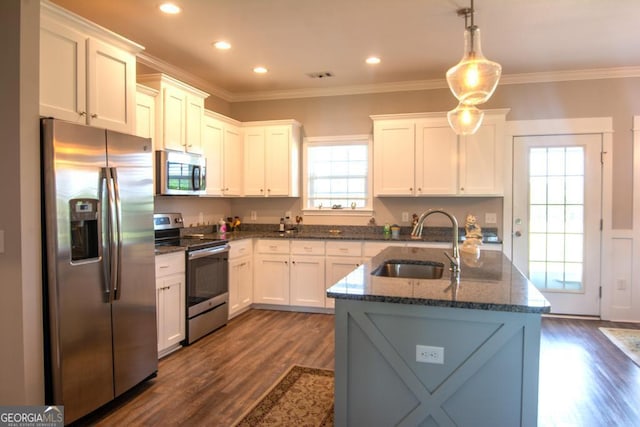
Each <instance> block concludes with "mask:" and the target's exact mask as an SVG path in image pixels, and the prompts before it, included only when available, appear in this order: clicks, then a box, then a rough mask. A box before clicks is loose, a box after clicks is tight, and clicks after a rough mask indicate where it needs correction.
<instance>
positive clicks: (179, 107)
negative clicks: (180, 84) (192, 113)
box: [161, 86, 187, 151]
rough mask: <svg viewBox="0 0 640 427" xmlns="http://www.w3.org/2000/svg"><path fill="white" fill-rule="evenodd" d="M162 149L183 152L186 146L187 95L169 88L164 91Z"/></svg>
mask: <svg viewBox="0 0 640 427" xmlns="http://www.w3.org/2000/svg"><path fill="white" fill-rule="evenodd" d="M162 101H163V114H162V144H163V146H162V147H161V148H166V149H171V150H181V151H183V150H184V148H185V145H186V142H185V138H186V123H185V118H186V116H187V95H186V93H184V92H183V91H181V90H179V89H176V88H173V87H171V86H167V87H165V88H164V89H163V100H162Z"/></svg>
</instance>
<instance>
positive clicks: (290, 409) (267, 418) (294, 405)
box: [234, 365, 333, 427]
mask: <svg viewBox="0 0 640 427" xmlns="http://www.w3.org/2000/svg"><path fill="white" fill-rule="evenodd" d="M234 426H238V427H247V426H309V427H312V426H313V427H329V426H333V371H330V370H326V369H318V368H308V367H304V366H298V365H293V366H292V367H291V368H289V370H288V371H287V372H285V373H284V375H283V376H282V377H280V379H279V380H278V381H277V382H276V383H275V384H274V385H273V386H272V387H271V388H270V389H269V390H268V391H267V392H266V393H265V394H264V395H263V396H262V397H261V398H260V399H259V400H258V402H257V403H256V404H255V405H254V406H253V407H252V408H251V409H249V410H248V411H247V412H246V413H245V414H244V415H242V416H241V417H240V419H239V420H238V421H237V422H236V423H234Z"/></svg>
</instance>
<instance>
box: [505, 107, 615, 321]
mask: <svg viewBox="0 0 640 427" xmlns="http://www.w3.org/2000/svg"><path fill="white" fill-rule="evenodd" d="M585 133H593V134H601V135H602V151H603V153H604V155H603V156H602V161H603V164H602V238H601V248H600V286H601V287H602V292H601V300H600V317H601V318H603V319H607V318H609V311H610V310H609V308H610V306H611V301H610V298H609V292H608V287H609V286H610V283H611V275H612V273H611V262H609V261H610V259H611V238H612V229H611V220H612V188H613V187H612V182H613V169H612V161H613V119H612V118H611V117H593V118H575V119H569V118H568V119H542V120H514V121H507V122H506V126H505V147H504V148H505V156H504V164H505V171H504V174H505V175H504V199H503V205H502V210H503V216H502V218H503V224H502V230H503V233H502V251H503V253H504V254H505V255H506V256H507V257H508V258H509V259H511V254H512V236H513V144H514V139H515V138H516V137H520V136H547V135H568V134H585Z"/></svg>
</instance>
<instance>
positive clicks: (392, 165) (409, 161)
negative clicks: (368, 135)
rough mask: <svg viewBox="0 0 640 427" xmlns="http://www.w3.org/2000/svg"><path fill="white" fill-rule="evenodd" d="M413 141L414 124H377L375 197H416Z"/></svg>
mask: <svg viewBox="0 0 640 427" xmlns="http://www.w3.org/2000/svg"><path fill="white" fill-rule="evenodd" d="M414 141H415V126H414V122H413V121H412V120H393V121H388V122H376V123H374V137H373V164H374V168H373V191H374V194H375V195H376V196H411V195H413V194H414V193H415V191H414V186H415V166H414V155H415V152H414V145H415V144H414Z"/></svg>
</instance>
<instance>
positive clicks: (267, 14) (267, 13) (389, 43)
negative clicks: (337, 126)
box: [52, 0, 640, 101]
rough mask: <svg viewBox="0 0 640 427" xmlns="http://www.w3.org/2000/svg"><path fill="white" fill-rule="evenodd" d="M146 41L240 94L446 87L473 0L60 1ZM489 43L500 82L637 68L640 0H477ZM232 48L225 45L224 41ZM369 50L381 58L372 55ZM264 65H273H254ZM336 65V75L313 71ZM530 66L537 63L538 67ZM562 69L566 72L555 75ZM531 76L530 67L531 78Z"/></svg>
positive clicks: (215, 87) (151, 52)
mask: <svg viewBox="0 0 640 427" xmlns="http://www.w3.org/2000/svg"><path fill="white" fill-rule="evenodd" d="M52 1H53V2H54V3H57V4H59V5H61V6H63V7H64V8H66V9H68V10H71V11H73V12H75V13H77V14H79V15H81V16H83V17H85V18H87V19H89V20H91V21H93V22H96V23H98V24H100V25H102V26H104V27H106V28H108V29H110V30H112V31H114V32H116V33H119V34H121V35H123V36H125V37H127V38H129V39H131V40H133V41H135V42H137V43H140V44H142V45H143V46H145V48H146V50H145V53H144V55H143V56H142V58H141V59H140V61H141V62H142V63H143V64H147V65H149V64H155V65H158V64H160V65H163V64H171V65H172V66H173V67H176V68H177V70H174V71H176V72H177V73H181V74H182V75H175V74H176V73H174V76H175V77H177V78H183V79H185V77H186V80H187V81H189V80H190V83H191V84H194V85H197V86H200V88H201V89H203V90H206V91H208V92H210V93H212V94H215V95H218V96H220V97H222V98H224V99H227V100H230V101H235V100H243V99H264V98H268V97H288V96H304V95H305V94H307V95H308V94H316V95H318V94H336V93H357V92H367V91H371V92H375V91H381V90H385V88H387V89H394V88H395V89H397V88H399V87H409V86H411V85H413V86H416V85H423V86H431V87H443V86H444V84H445V83H444V73H445V72H446V70H447V69H448V68H449V67H451V66H452V65H454V64H456V63H457V62H458V61H459V59H460V58H461V56H462V50H463V31H464V18H462V17H459V16H457V15H456V10H457V9H459V8H461V7H468V6H469V4H470V3H469V0H323V1H317V0H175V1H174V3H177V4H179V5H180V6H181V7H182V9H183V12H182V13H181V14H179V15H174V16H169V15H164V14H162V13H160V12H159V10H158V8H157V6H158V4H159V3H160V0H52ZM475 9H476V14H475V22H476V24H477V25H478V26H479V28H480V30H481V33H482V49H483V52H484V54H485V56H487V57H488V58H489V59H491V60H493V61H496V62H499V63H500V64H502V67H503V76H504V77H503V81H509V78H511V81H512V82H513V81H518V79H520V81H522V79H523V78H527V79H532V80H535V78H536V77H535V76H541V75H546V76H547V78H549V77H548V76H550V75H562V74H563V73H564V75H567V73H566V72H567V71H575V70H580V71H581V72H582V73H583V74H584V73H585V70H588V71H587V73H592V74H593V73H594V72H595V71H597V72H599V73H602V72H603V69H614V70H608V71H614V72H617V73H623V74H627V75H629V74H630V75H638V76H640V0H476V2H475ZM222 39H223V40H227V41H229V42H230V43H231V44H232V49H231V50H228V51H219V50H216V49H214V48H213V47H212V42H214V41H216V40H222ZM370 55H377V56H380V57H381V58H382V62H381V63H380V64H378V65H375V66H370V65H367V64H365V62H364V60H365V59H366V57H368V56H370ZM256 65H263V66H266V67H267V68H268V69H269V70H270V71H269V73H268V74H266V75H256V74H255V73H253V71H252V69H253V68H254V67H255V66H256ZM322 71H329V72H331V73H333V75H334V77H330V78H323V79H311V78H309V77H308V76H307V74H308V73H313V72H322ZM530 73H536V74H534V75H531V74H530ZM558 73H560V74H558ZM523 75H524V76H523Z"/></svg>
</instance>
